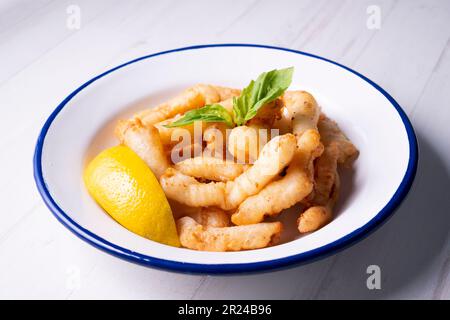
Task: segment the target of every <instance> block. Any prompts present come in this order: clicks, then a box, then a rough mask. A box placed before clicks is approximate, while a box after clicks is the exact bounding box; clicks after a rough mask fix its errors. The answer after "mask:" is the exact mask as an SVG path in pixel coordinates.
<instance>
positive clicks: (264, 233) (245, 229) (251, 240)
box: [177, 217, 283, 251]
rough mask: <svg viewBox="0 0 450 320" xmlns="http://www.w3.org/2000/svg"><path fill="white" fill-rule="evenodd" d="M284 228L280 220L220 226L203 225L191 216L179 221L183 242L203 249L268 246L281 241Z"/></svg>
mask: <svg viewBox="0 0 450 320" xmlns="http://www.w3.org/2000/svg"><path fill="white" fill-rule="evenodd" d="M282 228H283V227H282V224H281V223H280V222H270V223H258V224H254V225H248V226H234V227H225V228H216V227H211V226H202V225H201V224H199V223H197V222H196V221H195V220H194V219H192V218H189V217H183V218H181V219H179V220H178V221H177V229H178V235H179V237H180V242H181V245H182V246H183V247H185V248H189V249H193V250H201V251H240V250H251V249H259V248H265V247H267V246H270V245H273V244H276V243H278V241H279V238H280V233H281V231H282Z"/></svg>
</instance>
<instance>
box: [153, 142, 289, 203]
mask: <svg viewBox="0 0 450 320" xmlns="http://www.w3.org/2000/svg"><path fill="white" fill-rule="evenodd" d="M294 152H295V137H294V136H293V135H292V134H285V135H283V136H277V137H275V138H273V139H272V140H270V141H269V143H267V144H266V145H265V146H264V148H263V150H262V152H261V156H260V157H259V158H258V160H256V162H255V164H254V165H253V166H251V167H250V168H249V169H248V170H246V171H245V172H243V173H242V174H241V175H240V176H238V177H237V178H236V179H235V180H233V181H228V182H226V183H224V182H210V183H201V182H199V181H197V180H196V179H195V178H193V177H190V176H187V175H185V174H182V173H181V172H179V171H178V170H175V169H172V168H169V169H168V170H167V171H166V172H165V174H164V175H163V176H162V177H161V179H160V183H161V186H162V188H163V189H164V191H165V193H166V195H167V197H168V198H170V199H173V200H176V201H178V202H180V203H184V204H187V205H189V206H192V207H209V206H214V207H220V208H221V209H223V210H231V209H234V208H236V207H237V206H238V205H239V204H240V203H241V202H242V201H243V200H244V199H246V198H247V197H249V196H251V195H254V194H256V193H258V192H259V191H260V190H261V189H262V188H264V186H265V185H266V184H267V183H269V182H270V181H271V180H272V179H273V178H274V177H275V176H277V175H278V174H279V173H280V172H281V171H282V170H283V169H284V167H285V166H287V165H288V164H289V163H290V161H291V160H292V157H293V156H294Z"/></svg>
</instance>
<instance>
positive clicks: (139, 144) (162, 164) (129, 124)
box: [115, 119, 170, 179]
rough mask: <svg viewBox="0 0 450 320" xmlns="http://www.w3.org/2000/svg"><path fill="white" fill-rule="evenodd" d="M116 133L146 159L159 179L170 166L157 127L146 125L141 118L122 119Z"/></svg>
mask: <svg viewBox="0 0 450 320" xmlns="http://www.w3.org/2000/svg"><path fill="white" fill-rule="evenodd" d="M115 133H116V136H117V137H118V138H119V140H120V142H121V143H122V144H124V145H126V146H127V147H129V148H130V149H131V150H133V151H134V152H135V153H136V154H137V155H138V156H139V157H140V158H141V159H142V160H144V162H145V163H146V164H147V165H148V166H149V167H150V169H151V170H152V172H153V173H154V174H155V176H156V177H157V178H158V179H159V178H160V177H161V175H162V174H163V173H164V172H165V171H166V169H167V168H168V167H169V166H170V163H169V161H168V160H167V157H166V155H165V152H164V148H163V145H162V143H161V139H160V138H159V133H158V130H157V129H156V128H155V127H153V126H144V125H143V124H142V122H141V121H140V120H139V119H134V120H125V121H123V120H122V121H119V124H118V125H117V127H116V132H115Z"/></svg>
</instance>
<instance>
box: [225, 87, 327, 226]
mask: <svg viewBox="0 0 450 320" xmlns="http://www.w3.org/2000/svg"><path fill="white" fill-rule="evenodd" d="M283 99H284V101H285V102H286V108H287V109H288V110H289V112H290V115H291V117H292V118H291V124H289V126H290V127H292V128H293V130H294V131H293V132H294V135H295V136H296V139H297V149H296V155H295V157H294V159H293V160H292V162H291V164H290V165H289V168H288V170H287V172H286V175H285V176H284V177H283V178H281V179H280V180H276V181H273V182H271V183H270V184H268V185H267V186H266V187H265V188H264V189H263V190H262V191H261V192H259V193H258V194H256V195H254V196H252V197H249V198H247V199H246V200H244V201H243V202H242V203H241V205H240V206H239V208H238V210H237V211H236V213H234V214H233V215H232V217H231V220H232V221H233V223H235V224H237V225H244V224H253V223H258V222H260V221H263V220H264V217H265V216H274V215H277V214H278V213H280V212H281V211H282V210H284V209H287V208H290V207H292V206H293V205H295V204H296V203H297V202H300V201H302V200H303V199H304V198H305V197H307V196H308V195H309V194H310V193H311V192H312V190H313V186H314V180H313V179H314V177H313V174H314V167H313V161H314V159H315V158H317V157H318V156H319V155H320V154H321V153H322V152H323V145H322V144H321V142H320V135H319V132H318V130H317V121H318V119H319V113H320V110H319V107H318V106H317V103H316V101H315V100H314V98H313V97H312V96H311V95H310V94H309V93H306V92H304V91H291V92H286V93H285V95H284V97H283Z"/></svg>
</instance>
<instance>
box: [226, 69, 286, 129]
mask: <svg viewBox="0 0 450 320" xmlns="http://www.w3.org/2000/svg"><path fill="white" fill-rule="evenodd" d="M293 72H294V68H293V67H290V68H286V69H280V70H276V69H275V70H272V71H269V72H263V73H262V74H260V75H259V76H258V78H257V79H256V80H255V81H253V80H252V81H251V82H250V84H249V85H248V86H247V87H246V88H245V89H244V90H242V93H241V95H240V96H239V97H238V98H235V99H233V116H234V121H235V122H236V124H237V125H242V124H244V123H245V122H246V121H248V120H250V119H252V118H253V117H254V116H256V114H257V113H258V110H259V109H261V107H263V106H264V105H265V104H267V103H269V102H272V101H274V100H275V99H276V98H278V97H279V96H281V95H282V94H283V93H284V92H285V91H286V90H287V88H288V87H289V86H290V84H291V81H292V74H293Z"/></svg>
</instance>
